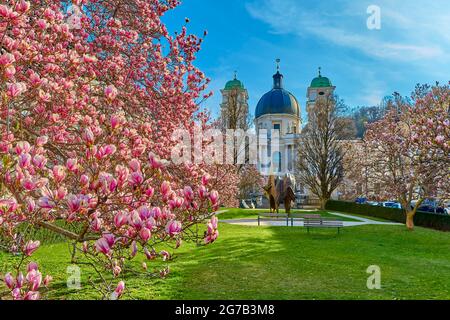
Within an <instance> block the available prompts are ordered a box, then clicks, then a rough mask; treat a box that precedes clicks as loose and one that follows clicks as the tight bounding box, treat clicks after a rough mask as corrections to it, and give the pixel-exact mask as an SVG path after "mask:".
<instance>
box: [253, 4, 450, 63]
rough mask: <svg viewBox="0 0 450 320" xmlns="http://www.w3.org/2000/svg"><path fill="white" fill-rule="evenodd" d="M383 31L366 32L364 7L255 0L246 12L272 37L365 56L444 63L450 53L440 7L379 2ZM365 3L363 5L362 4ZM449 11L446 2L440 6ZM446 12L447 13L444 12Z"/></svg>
mask: <svg viewBox="0 0 450 320" xmlns="http://www.w3.org/2000/svg"><path fill="white" fill-rule="evenodd" d="M358 2H359V1H358ZM378 2H379V3H378V5H379V6H380V7H381V18H382V29H381V30H377V31H369V30H368V29H367V28H366V19H367V18H368V15H367V13H366V9H367V6H364V4H361V2H359V3H358V4H355V2H354V1H339V2H336V3H335V5H334V6H332V5H329V6H328V7H323V6H322V7H321V6H317V5H316V6H315V7H311V4H310V3H309V4H308V5H306V2H304V1H293V0H276V1H275V0H257V1H254V2H250V3H247V6H246V8H247V11H248V12H249V13H250V15H251V16H252V17H253V18H255V19H258V20H261V21H263V22H265V23H267V24H269V25H270V26H271V28H272V30H271V31H272V32H274V33H282V34H295V35H297V36H300V37H305V36H310V37H311V36H312V37H316V38H318V39H320V40H322V41H326V42H329V43H331V44H334V45H339V46H342V47H346V48H350V49H355V50H357V51H360V52H362V53H364V54H365V55H367V56H371V57H375V58H382V59H390V60H397V61H413V60H421V59H436V58H442V59H443V58H446V59H448V56H446V53H445V52H446V51H448V50H446V49H450V43H449V40H450V34H449V32H448V30H450V19H448V16H445V10H443V7H442V6H441V7H439V6H433V5H429V4H428V3H424V1H419V2H422V4H425V6H423V5H422V6H420V5H418V4H417V1H416V2H412V1H408V2H399V1H378ZM368 4H370V3H369V2H367V5H368ZM442 5H443V6H444V8H445V7H449V2H446V3H442ZM447 13H448V10H447Z"/></svg>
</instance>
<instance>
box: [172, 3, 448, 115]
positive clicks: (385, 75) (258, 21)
mask: <svg viewBox="0 0 450 320" xmlns="http://www.w3.org/2000/svg"><path fill="white" fill-rule="evenodd" d="M370 5H377V6H379V8H380V9H381V29H380V30H369V29H368V28H367V24H366V21H367V19H368V17H369V14H368V13H367V8H368V7H369V6H370ZM185 17H188V18H189V19H190V21H191V22H190V23H189V25H188V29H189V31H190V32H191V33H195V34H198V35H202V34H203V30H205V29H206V30H208V32H209V34H208V36H207V38H206V40H205V42H204V44H203V47H202V50H201V52H200V53H199V55H198V61H197V63H196V64H197V66H198V67H200V68H201V69H202V70H203V71H204V72H205V73H206V74H207V76H208V77H209V78H211V79H212V83H211V85H210V89H211V90H212V91H214V96H213V97H212V98H211V99H209V100H208V101H207V102H206V103H205V107H207V108H208V109H210V110H211V111H212V113H213V115H215V116H216V115H217V114H218V111H219V104H220V101H221V97H220V89H221V88H223V87H224V85H225V83H226V82H227V81H228V80H230V79H232V78H233V71H234V70H237V71H238V78H239V79H240V80H242V81H243V82H244V85H245V87H246V88H247V89H248V91H249V95H250V101H249V103H250V111H251V113H254V109H255V107H256V104H257V102H258V100H259V98H260V97H261V96H262V95H263V94H264V93H265V92H267V91H269V90H270V89H271V86H272V75H273V73H274V72H275V59H276V58H280V59H281V71H282V73H283V74H284V79H285V80H284V84H285V88H286V89H287V90H289V91H291V92H292V93H293V94H294V95H295V96H296V97H297V99H298V100H299V102H300V104H301V106H302V113H303V116H305V111H304V107H305V101H306V89H307V87H308V86H309V84H310V82H311V80H312V79H313V78H314V77H315V76H316V75H317V68H318V66H321V67H322V74H323V75H324V76H327V77H329V78H330V79H331V81H332V83H333V85H335V86H336V87H337V89H336V92H337V94H338V95H339V96H340V97H341V98H342V99H344V101H345V102H346V103H347V104H348V105H349V106H351V107H356V106H365V105H376V104H378V103H379V102H380V100H381V99H382V98H383V97H384V96H386V95H390V94H392V93H393V92H394V91H397V92H400V93H401V94H402V95H409V94H410V92H411V91H412V90H413V88H414V86H415V84H416V83H434V82H435V81H439V82H441V83H446V82H448V81H449V80H450V76H449V75H450V18H449V17H450V1H448V0H433V1H430V0H427V1H424V0H415V1H414V0H410V1H404V0H369V1H365V0H357V1H356V0H353V1H350V0H326V1H325V0H323V1H319V0H317V1H310V0H184V1H183V2H182V4H181V5H180V6H179V7H178V8H176V9H175V10H173V11H171V12H169V13H167V15H166V16H165V17H164V21H165V22H166V23H167V25H168V27H169V30H171V31H175V30H177V29H179V28H180V27H181V26H182V25H183V24H184V18H185Z"/></svg>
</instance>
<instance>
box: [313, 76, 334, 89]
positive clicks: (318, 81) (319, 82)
mask: <svg viewBox="0 0 450 320" xmlns="http://www.w3.org/2000/svg"><path fill="white" fill-rule="evenodd" d="M323 87H332V85H331V81H330V79H328V78H327V77H322V76H318V77H317V78H314V79H313V81H311V88H323Z"/></svg>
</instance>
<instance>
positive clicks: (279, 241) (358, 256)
mask: <svg viewBox="0 0 450 320" xmlns="http://www.w3.org/2000/svg"><path fill="white" fill-rule="evenodd" d="M33 258H34V259H35V260H36V261H37V262H39V263H40V266H41V267H40V269H41V271H42V272H43V273H44V274H47V273H50V274H52V275H53V277H54V282H53V284H52V288H53V289H54V290H53V291H51V292H50V293H49V296H48V298H54V299H81V298H84V299H91V298H92V299H93V298H96V297H97V296H96V294H95V293H94V292H92V291H91V290H90V289H89V287H88V285H87V278H88V276H89V274H90V273H89V272H88V271H87V269H84V268H83V272H82V274H81V277H82V285H83V289H81V290H79V291H76V290H72V291H68V290H67V288H66V279H67V274H66V267H67V266H68V265H69V264H70V263H69V261H70V257H69V254H68V248H67V244H65V243H57V244H51V245H45V246H42V247H41V248H40V249H39V250H38V251H36V253H35V254H34V255H33ZM0 259H1V261H2V265H3V267H2V270H1V272H4V270H5V265H6V264H8V262H10V261H11V260H10V259H11V258H10V257H9V255H8V256H6V255H1V254H0ZM142 261H143V259H142V257H140V258H136V260H135V261H134V263H135V264H136V266H139V265H140V264H141V263H142ZM158 264H161V263H160V262H158ZM148 265H149V268H152V267H156V266H154V265H153V264H152V263H151V262H149V263H148ZM370 265H378V266H379V267H380V268H381V283H382V289H381V290H369V289H367V286H366V281H367V278H368V276H369V274H367V273H366V269H367V268H368V266H370ZM170 267H171V274H170V275H169V277H168V278H167V279H165V280H162V279H155V278H144V277H136V276H130V277H128V278H127V279H126V284H127V288H129V295H127V296H126V298H129V299H130V298H135V299H450V236H449V233H443V232H438V231H434V230H430V229H423V228H416V230H415V231H413V232H409V231H407V230H406V228H405V227H404V226H388V225H386V226H384V225H367V226H360V227H351V228H345V229H344V230H343V232H341V234H340V235H337V233H336V231H335V230H313V231H312V232H311V234H309V235H308V234H307V233H306V230H305V229H303V228H292V227H289V228H286V227H246V226H236V225H227V224H225V223H222V224H221V225H220V237H219V239H218V240H217V242H216V243H214V244H212V245H210V246H206V247H203V246H202V247H196V246H195V245H194V244H186V245H184V246H182V247H181V248H180V249H179V250H178V251H177V253H176V258H175V260H174V261H172V262H170Z"/></svg>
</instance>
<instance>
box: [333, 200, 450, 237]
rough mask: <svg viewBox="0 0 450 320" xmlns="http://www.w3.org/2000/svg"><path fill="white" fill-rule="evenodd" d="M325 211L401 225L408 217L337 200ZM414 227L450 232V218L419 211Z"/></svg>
mask: <svg viewBox="0 0 450 320" xmlns="http://www.w3.org/2000/svg"><path fill="white" fill-rule="evenodd" d="M325 209H327V210H334V211H341V212H347V213H355V214H360V215H364V216H369V217H376V218H381V219H385V220H389V221H394V222H400V223H405V222H406V216H405V212H404V210H403V209H395V208H387V207H379V206H371V205H368V204H358V203H355V202H348V201H336V200H329V201H328V202H327V204H326V205H325ZM414 225H416V226H421V227H424V228H431V229H436V230H441V231H450V216H447V215H440V214H434V213H428V212H420V211H419V212H417V213H416V215H415V217H414Z"/></svg>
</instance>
